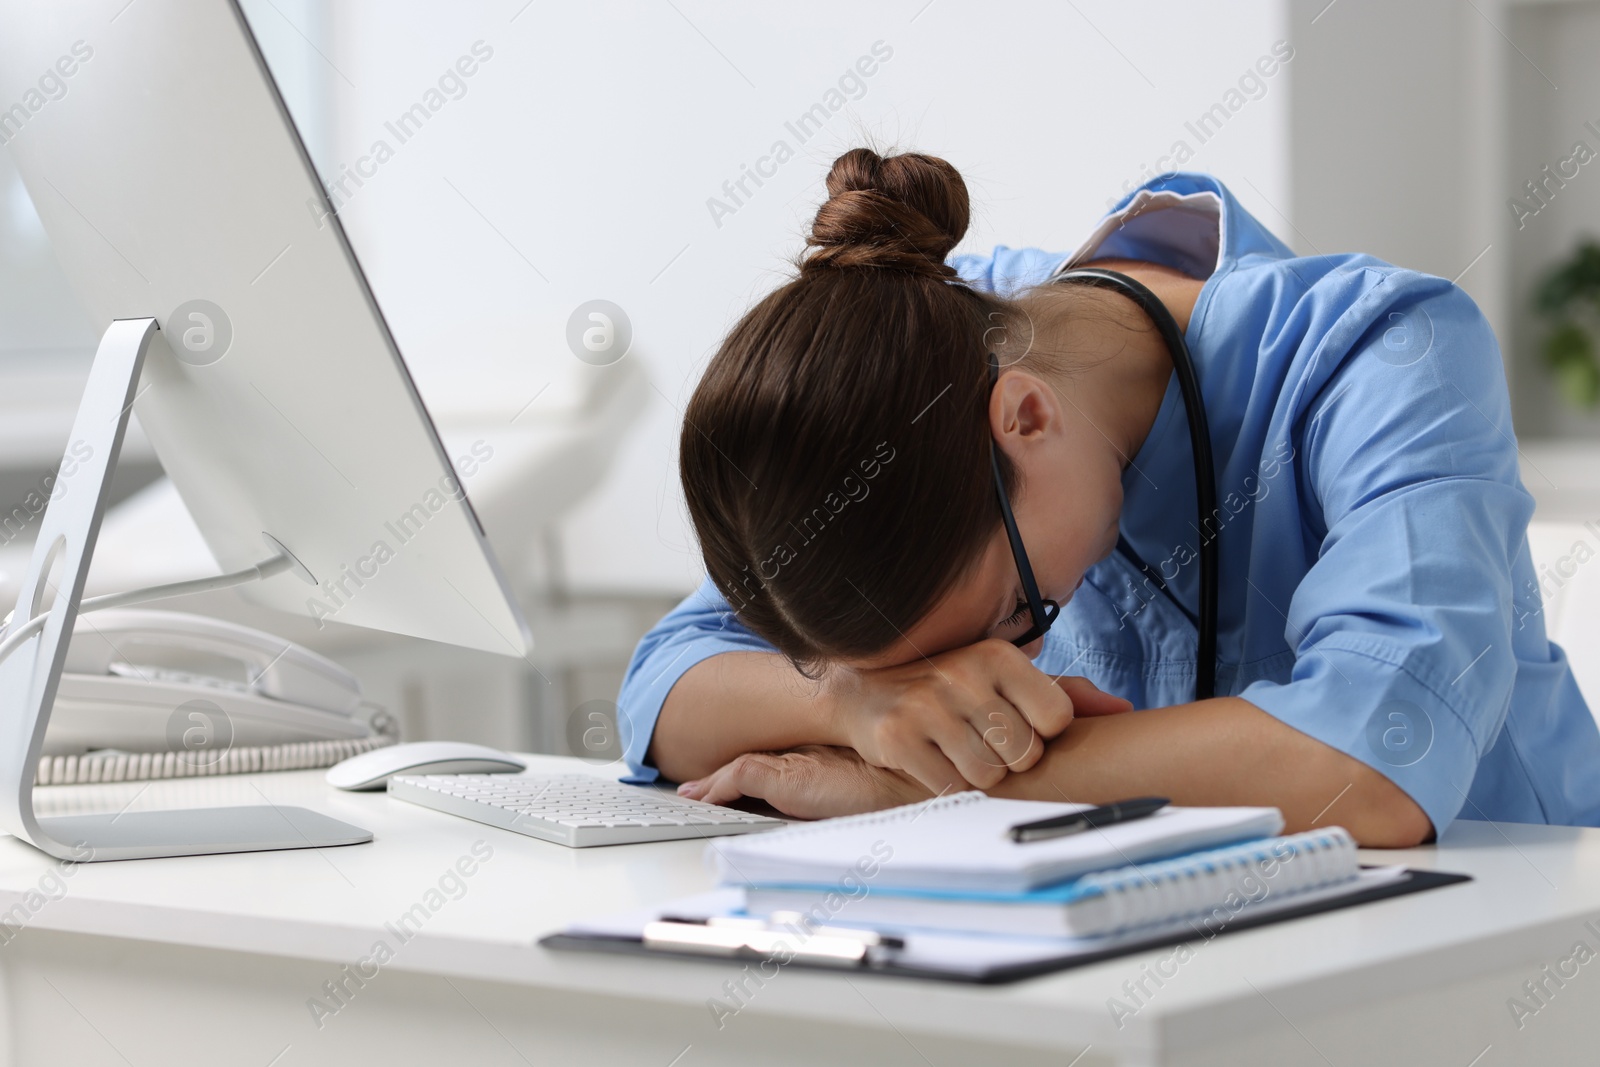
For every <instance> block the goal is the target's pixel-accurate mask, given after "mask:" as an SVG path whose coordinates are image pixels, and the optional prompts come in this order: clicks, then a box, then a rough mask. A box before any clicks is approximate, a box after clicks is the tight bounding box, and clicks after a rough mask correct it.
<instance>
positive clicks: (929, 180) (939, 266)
mask: <svg viewBox="0 0 1600 1067" xmlns="http://www.w3.org/2000/svg"><path fill="white" fill-rule="evenodd" d="M828 194H829V196H828V199H827V201H826V202H825V203H824V204H823V205H822V206H821V207H820V208H818V209H817V217H816V221H815V222H813V223H812V224H811V235H810V236H809V237H808V238H807V239H806V245H807V247H808V248H809V249H810V251H809V253H808V254H807V255H806V256H805V257H804V258H803V259H802V261H801V264H800V266H801V269H802V271H805V270H810V269H815V268H819V267H820V268H848V267H876V268H880V269H888V270H902V271H909V272H911V273H914V274H921V275H925V276H928V277H934V278H954V277H955V276H956V272H955V270H954V269H953V268H951V267H949V266H947V265H946V264H945V261H944V260H945V257H946V256H948V255H949V254H950V251H951V249H953V248H955V246H956V243H957V242H959V241H960V240H961V237H962V235H963V234H965V233H966V232H967V222H968V220H969V218H970V217H971V206H970V201H969V199H968V197H967V184H966V182H964V181H962V180H961V175H960V174H959V173H958V172H957V171H956V169H955V168H954V167H952V166H951V165H950V164H948V163H946V162H945V161H944V160H942V159H939V158H937V157H935V156H925V155H922V154H920V153H917V152H908V153H905V154H904V155H898V156H889V157H887V158H885V157H883V156H880V155H878V153H876V152H874V151H872V149H870V148H852V149H851V150H850V151H848V152H846V153H845V154H844V155H842V156H840V157H839V158H838V159H836V160H834V163H833V168H832V169H831V170H830V171H829V172H828Z"/></svg>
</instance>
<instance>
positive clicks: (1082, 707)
mask: <svg viewBox="0 0 1600 1067" xmlns="http://www.w3.org/2000/svg"><path fill="white" fill-rule="evenodd" d="M828 699H829V700H830V701H831V702H832V703H833V705H834V707H835V708H836V711H835V714H836V715H837V717H838V720H839V722H838V730H837V731H836V733H837V734H838V735H839V736H842V737H843V738H845V739H847V740H848V742H849V744H850V746H851V747H852V748H854V749H855V750H856V751H857V752H858V753H860V754H861V757H862V758H863V759H864V760H866V761H867V762H868V763H870V764H872V765H873V766H875V767H882V768H887V769H891V770H896V771H901V772H903V773H904V774H906V775H909V776H910V777H911V778H912V779H914V780H915V781H917V782H918V783H920V784H921V785H922V786H923V787H924V788H926V789H927V790H928V791H929V792H931V793H943V792H949V791H952V790H960V789H968V788H978V789H989V788H991V787H993V786H995V785H996V784H998V783H999V782H1000V780H1001V779H1003V778H1004V777H1005V776H1006V775H1007V774H1008V773H1010V772H1011V771H1025V770H1027V769H1028V768H1030V767H1032V766H1033V765H1034V764H1035V763H1037V762H1038V761H1039V757H1040V756H1041V755H1043V754H1044V743H1045V742H1046V741H1048V740H1050V739H1051V738H1052V737H1055V736H1056V735H1057V734H1059V733H1061V732H1062V731H1063V730H1065V729H1066V728H1067V725H1068V724H1069V723H1071V722H1072V719H1073V716H1074V715H1113V714H1117V713H1119V712H1124V711H1131V710H1133V705H1132V704H1131V703H1129V702H1128V701H1127V700H1124V699H1123V698H1121V697H1114V696H1111V695H1110V694H1108V693H1104V692H1102V691H1101V690H1100V689H1098V688H1096V687H1095V685H1094V683H1092V682H1090V681H1089V680H1088V679H1087V678H1078V677H1071V678H1068V677H1062V678H1056V679H1052V678H1051V677H1050V676H1049V675H1047V674H1045V673H1044V672H1042V671H1040V670H1039V669H1038V668H1037V667H1035V666H1034V665H1033V663H1032V661H1030V660H1029V659H1028V657H1027V655H1026V654H1025V653H1024V652H1023V651H1022V650H1021V649H1019V648H1017V647H1016V646H1015V645H1013V644H1011V643H1010V642H1008V641H1001V640H988V641H980V642H978V643H977V644H975V645H968V646H966V647H964V648H957V649H952V650H951V651H949V652H943V653H940V654H939V655H937V656H933V657H931V658H927V659H919V660H916V661H913V662H910V663H904V664H900V665H898V666H895V667H883V668H879V669H876V670H851V671H846V670H841V671H839V672H837V673H836V674H835V675H834V676H833V677H831V678H830V679H829V681H828Z"/></svg>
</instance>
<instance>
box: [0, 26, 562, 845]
mask: <svg viewBox="0 0 1600 1067" xmlns="http://www.w3.org/2000/svg"><path fill="white" fill-rule="evenodd" d="M0 143H3V144H4V146H5V148H6V149H7V150H8V151H9V152H10V153H11V155H12V157H13V159H14V160H15V163H16V166H17V170H18V172H19V173H20V174H21V176H22V179H23V181H24V183H25V184H26V186H27V189H28V192H29V193H30V194H31V196H32V198H33V201H34V205H35V207H36V208H37V210H38V213H39V216H40V218H41V220H42V221H43V223H44V226H45V229H46V230H47V232H48V233H49V235H50V238H51V242H52V244H53V247H54V250H55V253H56V255H57V257H58V258H59V260H60V263H61V267H62V269H63V271H64V272H65V274H66V277H67V279H68V280H69V282H70V283H71V285H72V286H73V288H74V289H75V291H76V292H77V295H78V296H79V298H80V299H81V301H82V304H83V307H84V309H85V310H86V311H87V313H88V315H89V317H90V319H91V320H92V323H93V325H94V327H95V329H96V330H97V331H102V332H103V334H104V339H103V341H102V344H101V349H100V353H99V354H98V355H97V357H96V363H95V368H94V369H93V370H92V371H91V377H90V386H89V391H88V393H87V394H86V397H85V401H84V407H83V409H82V411H81V412H80V417H79V423H78V426H77V427H75V430H74V440H73V442H72V443H71V444H70V445H69V455H72V450H73V449H74V448H76V449H77V450H78V451H79V452H82V451H84V450H88V451H90V452H94V451H95V447H94V444H93V443H92V442H91V440H90V439H91V438H97V437H98V434H99V431H98V430H97V426H98V423H96V422H94V421H93V420H88V421H86V419H87V416H88V414H89V413H90V412H91V410H102V409H104V410H110V408H114V407H116V406H117V405H113V404H111V399H110V398H112V397H122V398H124V399H119V401H118V403H119V404H120V410H114V411H111V414H110V417H109V418H108V419H107V420H105V421H107V422H109V423H117V424H118V425H117V426H116V427H115V429H116V433H115V435H114V436H112V437H105V438H103V439H102V440H101V444H100V452H99V455H98V456H91V457H90V458H89V459H87V460H86V461H84V462H81V463H77V464H74V466H75V467H76V468H78V469H77V470H76V472H75V473H77V474H78V475H79V477H78V478H77V479H74V478H72V477H69V476H68V475H67V474H66V473H65V471H64V472H63V474H62V475H61V486H62V488H61V489H60V490H59V491H58V492H57V493H56V494H55V496H56V499H55V500H53V501H52V504H51V512H52V513H54V514H55V519H56V521H55V522H54V523H52V522H50V521H49V519H50V516H49V515H48V514H47V517H46V521H45V522H44V523H43V524H42V525H41V527H40V530H41V536H40V546H39V548H38V549H37V551H36V555H35V560H34V563H35V568H34V569H35V570H38V569H39V567H40V566H41V555H42V554H43V553H44V552H45V551H46V550H47V548H48V544H49V543H48V541H47V538H46V535H53V536H55V537H56V538H57V539H60V537H61V534H62V531H63V530H65V529H68V528H69V527H70V530H71V531H72V532H71V534H69V535H68V536H66V537H65V539H64V540H65V546H64V548H63V549H62V550H61V553H60V554H61V555H62V557H63V565H64V566H65V567H66V570H65V571H64V572H63V573H64V574H65V575H66V578H67V579H68V580H63V581H62V582H61V598H65V599H66V600H69V601H71V602H72V603H70V604H69V605H67V611H66V614H67V615H70V614H71V612H72V611H73V610H75V608H76V600H77V597H78V596H80V595H81V588H82V575H81V573H77V574H76V581H75V583H74V582H73V581H72V580H70V579H72V577H73V574H74V571H75V570H78V571H81V569H82V568H83V567H86V565H87V552H88V551H92V547H93V540H94V536H95V534H96V532H97V530H98V523H99V513H100V509H101V508H102V507H103V499H102V498H99V497H97V496H96V494H97V493H98V492H99V490H100V488H101V487H100V486H97V485H96V484H94V482H95V478H96V477H97V473H96V472H97V471H99V472H102V473H103V470H102V468H103V467H104V465H105V461H106V460H107V459H108V457H107V456H106V455H105V453H106V452H107V451H110V452H111V453H113V455H112V456H111V457H109V458H111V459H114V453H115V451H116V449H117V448H118V447H120V439H121V421H125V419H126V416H127V411H128V404H127V402H126V400H125V397H126V396H131V397H132V401H131V407H132V410H133V411H134V412H135V413H136V414H137V417H138V419H139V421H140V424H141V425H142V427H143V429H144V431H145V433H146V435H147V436H148V437H149V439H150V441H151V444H152V445H153V447H154V449H155V452H156V455H157V456H158V458H159V459H160V461H161V463H162V466H163V467H164V468H165V469H166V472H167V474H168V475H169V476H170V477H171V478H172V480H173V482H174V484H175V485H176V487H177V489H178V491H179V493H180V495H181V496H182V498H183V500H184V503H185V504H186V505H187V506H188V508H189V510H190V512H191V513H192V514H193V517H194V520H195V522H196V524H197V525H198V527H199V529H200V531H201V533H202V534H203V536H204V537H205V540H206V543H207V544H208V546H209V547H210V549H211V551H212V553H213V555H214V556H215V557H216V560H217V561H218V562H219V563H220V564H221V565H222V567H223V568H224V570H228V571H233V570H237V569H240V568H247V567H249V566H250V565H252V564H254V563H257V562H260V561H261V560H262V559H263V558H264V557H267V556H270V555H272V554H273V553H275V552H277V551H279V550H283V551H284V552H286V554H287V555H289V556H291V557H292V558H293V560H294V561H295V563H296V566H295V567H294V568H292V572H285V573H278V574H276V575H275V576H272V577H268V578H265V579H264V580H262V581H258V582H255V583H253V584H249V585H244V586H241V587H240V588H241V592H242V593H243V595H244V596H246V597H247V598H249V599H251V600H252V601H254V602H256V603H259V604H262V605H266V606H269V607H273V608H277V609H279V610H282V611H286V612H290V613H294V614H300V615H306V616H311V617H313V618H317V619H319V620H327V619H332V620H334V621H337V622H342V623H348V624H353V625H357V626H367V627H374V628H377V629H381V630H388V631H393V632H396V633H401V634H409V635H412V636H416V637H423V638H430V639H433V640H437V641H445V642H450V643H454V644H458V645H463V646H467V647H471V648H476V649H483V650H487V651H491V652H500V653H504V654H508V655H516V656H521V655H525V654H526V652H527V651H528V650H529V648H530V647H531V640H532V639H531V636H530V634H529V631H528V627H527V624H526V622H525V621H524V619H523V618H522V615H521V613H520V612H519V610H518V608H517V606H516V604H515V602H514V601H513V599H512V596H511V593H510V588H509V586H508V584H507V582H506V580H505V578H504V576H503V574H502V573H501V571H500V568H499V567H498V565H497V564H496V562H495V559H494V557H493V554H492V553H491V551H490V549H489V546H488V543H487V541H486V539H485V536H484V532H483V528H482V526H481V525H480V524H479V522H478V519H477V517H476V515H475V514H474V513H473V510H472V506H471V504H470V503H469V502H468V500H467V498H466V495H465V492H464V490H463V488H462V484H461V480H460V478H459V476H458V474H457V472H456V471H455V469H454V467H453V465H452V462H451V458H450V457H449V456H448V455H447V454H446V453H445V450H444V448H443V446H442V445H441V443H440V441H439V437H438V435H437V433H436V432H435V429H434V427H433V424H432V422H431V421H430V419H429V416H428V413H427V411H426V409H425V408H424V407H423V404H422V401H421V398H420V397H419V396H418V394H417V390H416V388H415V386H414V384H413V383H412V380H411V377H410V375H409V374H408V372H407V370H406V367H405V364H404V362H403V361H402V360H401V358H400V354H399V352H398V350H397V349H396V347H395V343H394V340H393V338H392V337H391V335H390V333H389V330H388V328H387V327H386V325H385V323H384V318H383V314H382V312H381V310H380V309H379V307H378V304H377V302H376V300H375V299H374V297H373V294H372V291H371V290H370V288H369V287H368V285H367V283H366V280H365V278H364V276H363V274H362V271H361V268H360V265H359V263H358V262H357V260H356V257H355V255H354V253H353V252H352V250H351V248H350V244H349V242H348V241H347V240H346V237H345V234H344V231H343V229H342V227H341V226H340V223H339V218H338V215H337V214H336V213H335V212H334V211H333V209H332V207H331V205H330V204H329V203H328V200H327V197H326V196H325V195H324V191H323V187H322V185H321V183H320V182H319V181H318V179H317V175H316V173H315V171H314V170H313V168H312V166H311V162H310V160H309V157H308V156H307V154H306V151H305V148H304V146H303V145H302V143H301V141H300V138H299V136H298V134H297V132H296V130H295V127H294V124H293V122H292V121H291V120H290V118H289V114H288V112H287V110H286V109H285V107H284V104H283V100H282V98H281V97H280V95H279V93H278V91H277V88H276V86H275V85H274V83H273V80H272V77H271V75H270V73H269V71H268V69H267V67H266V64H265V62H264V61H263V59H262V56H261V53H260V50H259V49H258V48H257V46H256V42H255V40H254V38H253V36H252V34H251V31H250V27H249V25H248V23H247V22H246V20H245V17H244V15H243V13H242V11H241V10H240V8H239V6H238V4H237V3H236V2H234V0H140V2H139V3H135V4H128V3H126V0H105V2H103V3H96V2H73V3H60V4H58V3H48V4H43V3H37V4H36V3H24V2H14V0H0ZM150 319H153V320H155V322H156V323H157V324H158V325H159V327H160V330H159V331H155V330H153V329H152V330H148V331H145V332H144V333H143V334H141V333H140V330H139V329H138V328H137V323H138V322H139V321H140V320H150ZM136 335H137V336H136ZM130 345H136V346H137V347H138V349H139V352H138V354H137V355H134V354H133V353H131V352H128V351H125V350H126V349H128V347H129V346H130ZM108 348H114V349H118V351H109V352H108ZM141 359H142V362H143V366H142V376H140V369H139V363H140V360H141ZM129 374H131V375H133V377H134V379H135V380H134V381H133V382H131V383H130V382H125V381H122V380H121V378H122V377H126V376H127V375H129ZM125 387H126V388H125ZM75 491H76V495H75ZM75 506H77V507H83V508H84V509H85V510H83V511H81V512H75V511H74V508H75ZM63 522H66V523H68V527H63V526H62V523H63ZM84 541H87V544H84V543H83V542H84ZM80 553H81V555H82V558H79V554H80ZM308 577H309V578H310V579H311V583H312V584H308V583H307V578H308ZM61 598H58V600H59V599H61ZM59 606H60V605H59V604H58V607H59ZM19 607H21V608H23V609H24V610H27V608H28V605H26V604H19ZM57 614H60V613H59V612H58V613H57ZM18 617H19V618H21V617H23V616H22V615H21V614H20V613H19V615H18ZM71 622H72V620H71V618H70V617H69V618H64V619H52V621H51V622H50V623H47V624H46V625H45V627H44V632H43V634H42V635H41V636H40V638H39V643H38V644H37V645H36V646H30V647H26V648H22V649H20V650H19V651H18V654H17V655H15V656H12V657H10V659H9V660H8V661H7V662H5V663H0V684H3V685H4V686H6V687H9V689H10V690H11V692H7V693H0V701H4V703H0V788H3V789H4V795H0V815H7V816H10V817H9V818H8V819H7V825H5V827H4V828H5V829H8V830H11V831H12V832H14V833H21V835H22V836H25V837H26V836H29V834H30V833H31V830H30V829H29V828H30V827H35V828H36V824H35V823H34V822H32V821H31V820H32V819H33V817H32V814H31V799H30V796H31V794H29V789H30V788H31V767H23V766H20V765H19V760H20V761H24V762H25V760H26V758H27V754H26V752H23V753H19V752H17V751H16V749H17V746H18V745H19V744H21V745H22V746H23V747H24V748H27V747H28V746H29V745H31V746H32V747H33V749H34V750H35V752H36V749H37V745H38V741H39V737H40V736H42V733H43V723H42V722H37V721H33V722H23V721H21V718H23V717H26V712H25V710H17V709H19V708H21V707H22V705H23V704H24V703H31V704H34V705H42V711H41V714H43V715H45V716H46V717H47V716H48V710H49V703H50V698H51V697H52V696H53V683H51V682H50V680H49V674H50V671H51V669H52V668H51V661H52V658H55V659H59V655H60V654H62V653H63V652H64V642H65V635H66V634H68V633H70V627H71ZM52 635H53V636H52ZM24 668H27V669H28V673H27V675H26V677H27V678H28V679H29V681H27V683H26V684H27V685H28V686H29V696H28V698H27V700H26V701H23V700H22V698H20V697H17V696H16V694H15V691H16V690H17V689H18V688H19V687H21V686H22V685H23V684H24V683H23V682H22V681H20V680H19V679H22V678H23V675H22V674H19V673H18V672H20V671H23V670H24ZM54 669H55V670H57V671H58V670H59V664H57V665H56V666H55V668H54ZM40 686H43V687H44V688H46V689H48V690H49V692H45V691H44V690H43V689H41V688H39V687H40ZM24 773H26V774H27V776H28V777H29V778H30V781H29V782H27V783H19V782H17V781H14V779H15V778H16V777H17V776H18V775H22V774H24ZM19 790H20V792H21V794H23V795H22V796H21V797H20V799H19V796H18V791H19ZM306 814H309V813H306ZM127 819H128V817H127V816H124V817H123V820H122V821H123V822H124V823H126V820H127ZM19 820H20V824H19ZM76 829H78V830H81V829H83V827H81V826H80V827H76ZM152 832H154V831H152ZM174 832H175V831H172V830H171V828H170V827H168V828H167V829H166V830H164V831H161V833H164V834H165V835H166V837H169V838H170V837H172V836H173V833H174ZM176 832H177V833H178V834H179V836H181V835H182V834H183V833H191V834H192V833H193V832H194V828H192V827H191V828H190V829H189V830H183V831H176ZM206 832H207V833H210V834H211V835H212V836H220V837H222V838H227V837H230V836H234V837H236V836H238V835H237V834H234V833H233V832H232V831H231V830H228V828H227V827H223V826H217V827H212V828H211V829H210V830H208V831H206ZM46 836H47V835H46ZM157 836H160V834H158V835H157ZM35 843H36V844H40V845H41V847H49V846H47V845H46V844H43V843H41V842H40V841H37V840H36V841H35ZM124 843H126V842H124ZM224 843H226V842H224ZM235 843H237V842H235ZM134 844H137V843H136V842H135V843H134ZM180 844H181V843H180ZM274 847H276V846H274ZM216 850H221V849H211V851H216ZM130 854H140V853H138V852H137V851H136V850H135V851H134V852H132V853H130ZM145 854H177V853H174V852H173V851H171V849H170V848H169V849H168V851H166V852H162V853H145Z"/></svg>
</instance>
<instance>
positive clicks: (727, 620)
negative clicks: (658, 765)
mask: <svg viewBox="0 0 1600 1067" xmlns="http://www.w3.org/2000/svg"><path fill="white" fill-rule="evenodd" d="M741 651H742V652H772V651H775V649H774V648H773V647H772V645H770V644H768V643H767V642H766V641H764V640H762V639H761V638H759V637H757V636H756V635H755V634H753V633H751V632H750V631H749V630H748V629H746V628H745V627H744V625H743V624H742V623H740V622H739V620H738V619H737V618H735V617H734V614H733V610H732V609H731V608H730V607H729V606H728V602H727V600H726V599H724V598H723V596H722V594H721V593H719V592H717V588H716V586H715V585H713V584H712V582H711V579H710V578H707V579H705V580H704V581H703V582H701V583H700V588H698V589H696V590H695V591H694V592H693V593H690V594H689V595H688V596H687V597H685V598H684V600H683V602H682V603H680V604H679V605H678V606H677V607H675V608H673V609H672V610H671V611H670V612H668V613H667V614H666V615H665V616H664V617H663V618H662V619H661V621H660V622H658V623H656V624H655V627H654V628H653V629H651V631H650V632H649V633H647V634H645V635H644V637H643V638H641V639H640V641H639V647H637V648H635V649H634V650H633V659H632V660H631V661H629V663H628V671H627V673H626V674H625V675H624V676H623V679H622V691H621V692H620V693H619V694H618V696H617V730H618V733H619V734H620V735H621V740H622V753H623V758H624V759H625V760H626V761H627V764H628V772H629V777H628V779H626V780H628V781H633V782H653V781H655V780H656V779H657V778H658V777H659V776H660V772H659V771H657V770H656V769H655V768H654V767H652V766H650V765H649V764H648V763H646V762H645V753H646V752H647V751H648V750H649V748H650V738H651V737H652V736H653V735H654V733H655V728H656V718H657V717H658V716H660V714H661V705H662V704H664V703H665V702H666V699H667V694H668V693H670V692H671V691H672V687H673V686H674V685H676V684H677V682H678V679H679V678H681V677H683V675H684V672H685V671H687V670H688V669H689V668H690V667H693V666H694V665H695V664H696V663H699V662H700V661H701V660H703V659H706V658H708V657H710V656H715V655H716V654H717V653H719V652H741Z"/></svg>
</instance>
